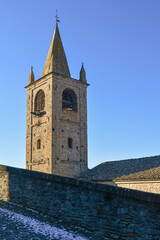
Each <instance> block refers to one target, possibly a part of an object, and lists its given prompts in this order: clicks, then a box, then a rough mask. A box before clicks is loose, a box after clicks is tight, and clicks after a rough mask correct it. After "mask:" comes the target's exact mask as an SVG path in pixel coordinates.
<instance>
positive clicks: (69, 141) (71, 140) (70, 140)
mask: <svg viewBox="0 0 160 240" xmlns="http://www.w3.org/2000/svg"><path fill="white" fill-rule="evenodd" d="M68 147H69V148H73V139H72V138H68Z"/></svg>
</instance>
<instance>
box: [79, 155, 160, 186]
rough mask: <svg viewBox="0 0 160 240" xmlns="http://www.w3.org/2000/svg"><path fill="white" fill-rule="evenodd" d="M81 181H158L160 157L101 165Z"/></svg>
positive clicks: (159, 176)
mask: <svg viewBox="0 0 160 240" xmlns="http://www.w3.org/2000/svg"><path fill="white" fill-rule="evenodd" d="M81 179H84V180H87V181H99V182H100V181H117V180H150V179H151V180H154V179H160V156H154V157H145V158H136V159H128V160H120V161H110V162H105V163H101V164H99V165H98V166H96V167H94V168H92V169H91V170H89V171H88V172H87V173H86V174H85V175H83V176H82V177H81Z"/></svg>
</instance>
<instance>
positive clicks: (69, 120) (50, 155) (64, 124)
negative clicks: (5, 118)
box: [26, 73, 88, 177]
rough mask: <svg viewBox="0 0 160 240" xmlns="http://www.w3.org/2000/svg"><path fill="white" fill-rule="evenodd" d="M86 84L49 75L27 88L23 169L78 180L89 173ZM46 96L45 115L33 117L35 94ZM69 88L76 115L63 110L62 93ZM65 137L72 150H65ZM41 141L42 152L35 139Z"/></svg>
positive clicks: (66, 145) (61, 76) (60, 76)
mask: <svg viewBox="0 0 160 240" xmlns="http://www.w3.org/2000/svg"><path fill="white" fill-rule="evenodd" d="M86 88H87V84H86V83H83V82H81V81H78V80H75V79H72V78H68V77H64V76H63V75H60V74H54V73H51V74H49V75H46V76H45V77H43V78H42V79H39V80H38V81H36V82H34V83H33V84H32V85H30V86H28V87H27V136H26V168H27V169H30V170H36V171H41V172H46V173H54V174H57V175H63V176H69V177H77V176H79V175H81V174H82V173H84V172H85V171H87V170H88V162H87V161H88V160H87V93H86ZM40 89H42V90H43V91H44V93H45V111H46V114H45V115H44V116H42V117H39V118H37V117H36V116H34V115H32V114H31V112H34V102H35V96H36V94H37V92H38V91H39V90H40ZM65 89H71V90H73V91H74V92H75V94H76V96H77V110H78V111H77V112H75V111H67V110H65V109H62V93H63V91H64V90H65ZM68 138H72V139H73V148H72V149H70V148H68ZM38 139H41V143H42V144H41V149H37V140H38Z"/></svg>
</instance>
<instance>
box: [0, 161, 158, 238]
mask: <svg viewBox="0 0 160 240" xmlns="http://www.w3.org/2000/svg"><path fill="white" fill-rule="evenodd" d="M0 199H1V201H7V200H8V201H10V202H14V203H16V204H21V205H22V206H24V207H28V208H31V209H34V210H37V211H39V212H41V213H43V214H48V215H50V216H53V217H56V218H59V219H61V220H62V221H64V222H68V223H69V224H73V225H78V226H81V227H84V228H85V229H89V230H92V231H93V232H95V233H98V234H101V235H102V238H99V239H105V238H104V236H105V237H108V238H109V239H123V240H124V239H127V240H130V239H145V240H147V239H148V240H149V239H152V240H156V239H159V236H160V227H159V226H160V215H159V213H160V195H158V194H151V193H144V192H140V191H136V190H130V189H125V188H119V187H116V186H109V185H104V184H99V183H92V182H86V181H82V180H77V179H74V178H67V177H61V176H56V175H52V174H45V173H40V172H34V171H30V170H24V169H18V168H12V167H7V166H2V165H0Z"/></svg>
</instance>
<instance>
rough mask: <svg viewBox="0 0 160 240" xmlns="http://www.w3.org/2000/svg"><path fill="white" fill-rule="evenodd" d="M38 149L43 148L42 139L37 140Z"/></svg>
mask: <svg viewBox="0 0 160 240" xmlns="http://www.w3.org/2000/svg"><path fill="white" fill-rule="evenodd" d="M37 149H41V140H40V139H38V140H37Z"/></svg>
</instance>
